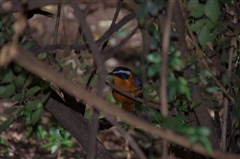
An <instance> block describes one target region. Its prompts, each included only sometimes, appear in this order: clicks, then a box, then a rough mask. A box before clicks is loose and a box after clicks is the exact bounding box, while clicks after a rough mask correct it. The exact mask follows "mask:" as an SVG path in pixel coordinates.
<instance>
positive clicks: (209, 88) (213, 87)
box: [206, 86, 219, 93]
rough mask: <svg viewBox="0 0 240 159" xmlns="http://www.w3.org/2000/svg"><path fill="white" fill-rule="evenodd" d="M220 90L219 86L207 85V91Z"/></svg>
mask: <svg viewBox="0 0 240 159" xmlns="http://www.w3.org/2000/svg"><path fill="white" fill-rule="evenodd" d="M218 90H219V88H218V87H216V86H211V87H207V88H206V91H207V92H208V93H216V92H217V91H218Z"/></svg>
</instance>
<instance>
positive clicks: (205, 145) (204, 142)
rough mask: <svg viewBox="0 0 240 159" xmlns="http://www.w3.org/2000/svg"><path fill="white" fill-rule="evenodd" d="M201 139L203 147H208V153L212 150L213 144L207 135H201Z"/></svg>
mask: <svg viewBox="0 0 240 159" xmlns="http://www.w3.org/2000/svg"><path fill="white" fill-rule="evenodd" d="M199 141H200V142H201V143H202V145H203V147H204V148H205V149H206V151H207V152H208V153H211V152H212V145H211V143H210V141H209V140H208V138H207V137H200V138H199Z"/></svg>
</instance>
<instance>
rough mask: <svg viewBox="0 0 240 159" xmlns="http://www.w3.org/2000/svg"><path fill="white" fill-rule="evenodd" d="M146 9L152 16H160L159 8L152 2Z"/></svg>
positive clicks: (148, 3)
mask: <svg viewBox="0 0 240 159" xmlns="http://www.w3.org/2000/svg"><path fill="white" fill-rule="evenodd" d="M146 9H147V11H148V12H149V13H150V14H151V15H153V16H157V15H158V6H157V5H155V4H154V3H153V2H152V1H147V4H146Z"/></svg>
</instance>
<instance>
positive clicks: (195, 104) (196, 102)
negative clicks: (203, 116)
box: [190, 99, 201, 109]
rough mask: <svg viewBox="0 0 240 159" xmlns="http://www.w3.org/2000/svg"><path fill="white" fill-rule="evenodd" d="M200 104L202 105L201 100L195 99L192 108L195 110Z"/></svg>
mask: <svg viewBox="0 0 240 159" xmlns="http://www.w3.org/2000/svg"><path fill="white" fill-rule="evenodd" d="M199 104H201V100H200V99H195V100H194V101H193V102H192V104H191V106H190V108H191V109H193V108H195V107H197V106H198V105H199Z"/></svg>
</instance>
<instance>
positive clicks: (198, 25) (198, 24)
mask: <svg viewBox="0 0 240 159" xmlns="http://www.w3.org/2000/svg"><path fill="white" fill-rule="evenodd" d="M205 23H206V20H205V19H199V20H196V21H195V23H192V24H191V25H190V29H191V30H192V31H195V32H197V31H200V30H201V29H202V27H203V26H204V24H205Z"/></svg>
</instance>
